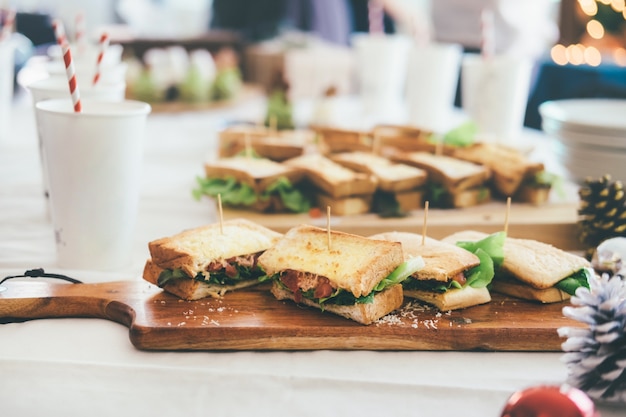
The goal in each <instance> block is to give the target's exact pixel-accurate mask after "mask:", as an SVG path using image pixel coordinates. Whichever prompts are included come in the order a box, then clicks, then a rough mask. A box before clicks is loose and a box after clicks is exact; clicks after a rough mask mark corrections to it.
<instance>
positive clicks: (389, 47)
mask: <svg viewBox="0 0 626 417" xmlns="http://www.w3.org/2000/svg"><path fill="white" fill-rule="evenodd" d="M410 45H411V41H410V40H409V38H407V37H404V36H401V35H384V34H373V35H370V34H369V33H357V34H355V35H353V36H352V46H353V48H354V51H355V64H356V75H357V80H358V84H359V86H358V87H359V93H360V95H361V99H362V103H363V110H364V112H365V113H366V114H372V115H381V116H384V115H386V114H388V113H389V112H390V111H393V109H396V108H397V107H398V104H400V103H403V101H404V91H405V87H406V76H407V65H408V53H409V47H410Z"/></svg>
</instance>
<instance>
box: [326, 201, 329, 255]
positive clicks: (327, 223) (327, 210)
mask: <svg viewBox="0 0 626 417" xmlns="http://www.w3.org/2000/svg"><path fill="white" fill-rule="evenodd" d="M326 239H327V244H328V250H330V206H326Z"/></svg>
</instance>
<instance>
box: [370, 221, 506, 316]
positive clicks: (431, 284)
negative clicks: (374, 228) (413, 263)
mask: <svg viewBox="0 0 626 417" xmlns="http://www.w3.org/2000/svg"><path fill="white" fill-rule="evenodd" d="M371 238H374V239H385V240H389V241H393V242H400V243H401V244H402V249H403V250H404V256H405V257H407V258H410V257H416V256H419V257H422V258H423V259H424V267H423V268H421V269H420V270H418V271H416V272H415V273H413V274H412V275H411V276H410V277H409V278H408V279H406V280H404V281H403V282H402V287H403V289H404V295H405V296H406V297H409V298H414V299H417V300H420V301H423V302H426V303H428V304H432V305H434V306H436V307H437V308H438V309H439V310H441V311H448V310H458V309H462V308H467V307H472V306H475V305H479V304H484V303H488V302H489V301H491V295H490V294H489V290H488V289H487V286H488V285H489V284H490V282H491V280H492V278H493V276H494V260H495V261H496V263H497V262H501V256H502V243H503V241H504V234H503V233H502V234H494V235H490V236H487V239H485V241H484V242H481V244H480V245H478V247H477V248H476V249H475V250H474V251H473V252H471V251H469V250H466V249H463V248H461V247H458V246H456V245H454V244H450V243H446V242H442V241H439V240H436V239H432V238H429V237H426V238H425V239H423V242H422V235H421V234H417V233H409V232H388V233H380V234H377V235H374V236H371ZM492 257H493V258H492Z"/></svg>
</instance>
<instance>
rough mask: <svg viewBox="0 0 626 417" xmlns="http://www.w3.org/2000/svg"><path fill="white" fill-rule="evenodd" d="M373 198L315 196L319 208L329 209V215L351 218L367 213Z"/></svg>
mask: <svg viewBox="0 0 626 417" xmlns="http://www.w3.org/2000/svg"><path fill="white" fill-rule="evenodd" d="M372 199H373V196H372V195H371V194H370V195H365V196H352V197H342V198H334V197H331V196H328V195H326V194H324V193H319V194H317V195H316V196H315V200H316V203H317V205H318V206H319V207H330V210H331V213H332V214H333V215H335V216H353V215H355V214H364V213H368V212H369V211H370V209H371V207H372Z"/></svg>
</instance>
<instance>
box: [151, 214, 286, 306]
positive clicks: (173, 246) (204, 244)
mask: <svg viewBox="0 0 626 417" xmlns="http://www.w3.org/2000/svg"><path fill="white" fill-rule="evenodd" d="M281 236H282V235H281V234H280V233H277V232H275V231H273V230H270V229H267V228H265V227H263V226H260V225H258V224H256V223H253V222H251V221H249V220H245V219H233V220H227V221H224V222H223V223H222V224H221V226H220V224H219V223H214V224H210V225H207V226H203V227H199V228H195V229H190V230H186V231H183V232H181V233H178V234H176V235H173V236H169V237H164V238H161V239H157V240H154V241H152V242H150V243H149V244H148V248H149V250H150V256H151V258H150V259H148V261H147V262H146V265H145V267H144V271H143V278H144V279H145V280H146V281H149V282H151V283H153V284H155V285H158V286H159V287H161V288H163V289H164V290H165V291H167V292H169V293H172V294H174V295H176V296H178V297H180V298H183V299H185V300H198V299H200V298H205V297H208V296H211V297H216V298H217V297H221V296H222V295H224V294H225V293H226V292H227V291H232V290H236V289H240V288H244V287H248V286H251V285H254V284H258V283H259V282H260V281H259V278H260V277H262V276H263V275H264V273H263V271H262V270H261V269H260V268H259V267H258V265H257V260H258V257H259V255H260V254H261V253H262V252H263V251H265V250H266V249H268V248H270V247H271V246H272V245H273V244H274V243H276V242H277V241H278V239H280V237H281Z"/></svg>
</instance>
